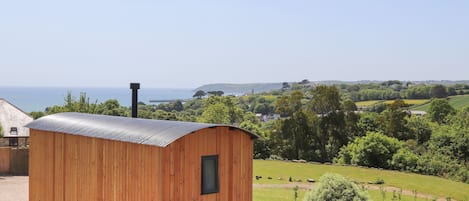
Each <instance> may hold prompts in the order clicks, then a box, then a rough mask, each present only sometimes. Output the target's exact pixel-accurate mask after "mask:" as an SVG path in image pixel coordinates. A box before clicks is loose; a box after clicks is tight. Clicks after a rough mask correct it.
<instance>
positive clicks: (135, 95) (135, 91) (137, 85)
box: [130, 83, 140, 118]
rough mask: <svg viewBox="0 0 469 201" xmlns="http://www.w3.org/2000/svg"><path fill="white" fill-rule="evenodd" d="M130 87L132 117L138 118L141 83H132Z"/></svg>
mask: <svg viewBox="0 0 469 201" xmlns="http://www.w3.org/2000/svg"><path fill="white" fill-rule="evenodd" d="M130 89H132V118H137V109H138V107H137V106H138V90H139V89H140V83H130Z"/></svg>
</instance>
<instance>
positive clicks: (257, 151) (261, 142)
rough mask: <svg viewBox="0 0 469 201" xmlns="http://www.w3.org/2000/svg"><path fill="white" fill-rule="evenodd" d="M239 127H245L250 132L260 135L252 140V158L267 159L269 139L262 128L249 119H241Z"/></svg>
mask: <svg viewBox="0 0 469 201" xmlns="http://www.w3.org/2000/svg"><path fill="white" fill-rule="evenodd" d="M239 127H240V128H243V129H246V130H248V131H250V132H252V133H255V134H257V135H259V136H260V137H261V139H258V140H256V141H254V150H253V151H254V156H253V157H254V158H255V159H267V158H269V157H270V155H271V150H270V146H269V144H268V142H269V139H268V137H267V136H266V134H265V133H264V132H263V130H262V129H261V128H260V127H259V126H258V125H256V124H254V123H253V122H251V121H243V122H242V123H241V124H240V125H239Z"/></svg>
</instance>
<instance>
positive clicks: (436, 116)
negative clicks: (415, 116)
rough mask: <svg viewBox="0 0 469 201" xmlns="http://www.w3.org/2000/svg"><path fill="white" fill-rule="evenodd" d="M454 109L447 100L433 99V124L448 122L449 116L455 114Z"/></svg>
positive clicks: (430, 114) (431, 105) (431, 116)
mask: <svg viewBox="0 0 469 201" xmlns="http://www.w3.org/2000/svg"><path fill="white" fill-rule="evenodd" d="M454 111H455V110H454V108H453V107H451V105H450V104H449V103H448V100H446V99H433V100H432V102H430V108H429V111H428V113H429V116H430V118H431V120H432V121H433V122H437V123H439V124H444V123H446V122H447V116H448V115H449V114H452V113H454Z"/></svg>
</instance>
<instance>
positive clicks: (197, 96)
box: [192, 90, 207, 99]
mask: <svg viewBox="0 0 469 201" xmlns="http://www.w3.org/2000/svg"><path fill="white" fill-rule="evenodd" d="M205 95H207V93H205V91H202V90H198V91H196V92H195V94H194V95H193V96H192V97H194V98H197V99H201V98H202V97H204V96H205Z"/></svg>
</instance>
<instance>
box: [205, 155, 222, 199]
mask: <svg viewBox="0 0 469 201" xmlns="http://www.w3.org/2000/svg"><path fill="white" fill-rule="evenodd" d="M218 192H219V185H218V155H213V156H202V194H210V193H218Z"/></svg>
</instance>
